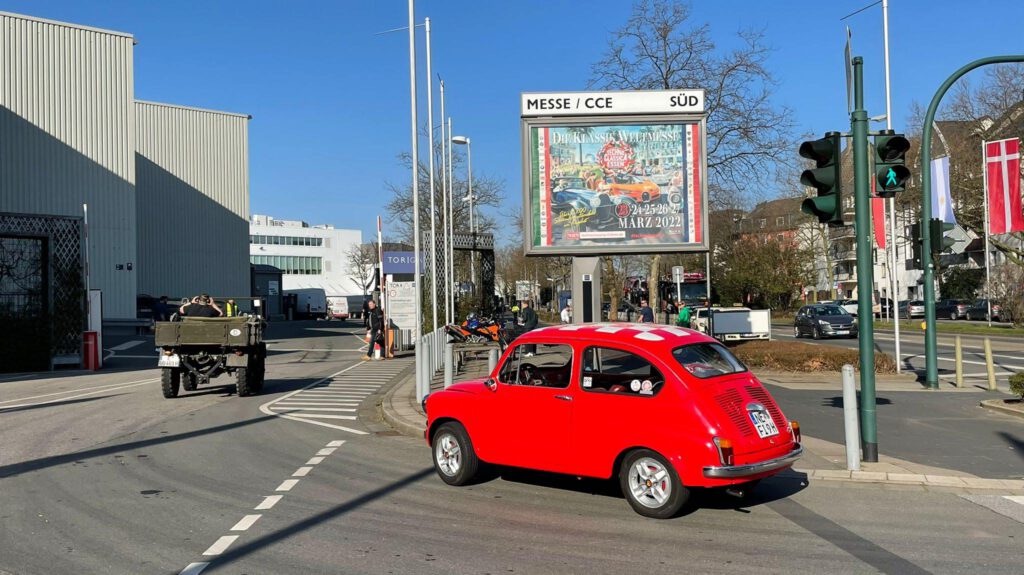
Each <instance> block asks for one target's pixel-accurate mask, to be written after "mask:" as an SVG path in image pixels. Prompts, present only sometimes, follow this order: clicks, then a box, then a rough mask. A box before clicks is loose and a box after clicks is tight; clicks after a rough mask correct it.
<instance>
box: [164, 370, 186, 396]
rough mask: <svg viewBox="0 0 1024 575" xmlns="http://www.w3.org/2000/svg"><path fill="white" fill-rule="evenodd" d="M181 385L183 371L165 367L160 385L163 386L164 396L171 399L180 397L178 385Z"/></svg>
mask: <svg viewBox="0 0 1024 575" xmlns="http://www.w3.org/2000/svg"><path fill="white" fill-rule="evenodd" d="M180 385H181V371H180V370H177V369H174V368H171V367H165V368H163V370H161V372H160V386H161V387H162V388H163V392H164V397H165V398H167V399H170V398H172V397H178V387H179V386H180Z"/></svg>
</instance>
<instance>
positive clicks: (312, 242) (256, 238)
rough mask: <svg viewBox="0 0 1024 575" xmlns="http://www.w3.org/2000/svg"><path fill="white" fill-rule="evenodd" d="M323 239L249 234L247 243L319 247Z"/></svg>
mask: <svg viewBox="0 0 1024 575" xmlns="http://www.w3.org/2000/svg"><path fill="white" fill-rule="evenodd" d="M323 241H324V240H323V238H311V237H305V236H263V235H250V236H249V243H250V244H256V245H274V246H314V247H320V246H322V245H323Z"/></svg>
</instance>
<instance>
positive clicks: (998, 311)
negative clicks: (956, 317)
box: [964, 298, 1004, 321]
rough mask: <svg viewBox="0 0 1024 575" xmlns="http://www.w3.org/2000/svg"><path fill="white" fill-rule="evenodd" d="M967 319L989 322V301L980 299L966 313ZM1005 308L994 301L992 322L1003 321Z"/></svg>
mask: <svg viewBox="0 0 1024 575" xmlns="http://www.w3.org/2000/svg"><path fill="white" fill-rule="evenodd" d="M964 315H965V316H966V317H967V319H976V320H983V321H987V320H988V300H987V299H984V298H983V299H979V300H977V301H975V302H974V303H973V304H972V305H971V306H970V307H968V308H967V310H966V311H965V312H964ZM1003 319H1004V318H1003V308H1002V306H1000V305H999V302H998V301H994V300H993V301H992V321H1003Z"/></svg>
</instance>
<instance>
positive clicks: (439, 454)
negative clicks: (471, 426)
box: [430, 421, 480, 486]
mask: <svg viewBox="0 0 1024 575" xmlns="http://www.w3.org/2000/svg"><path fill="white" fill-rule="evenodd" d="M430 445H431V446H433V454H434V457H433V460H434V471H436V472H437V475H438V477H440V478H441V481H444V482H445V483H447V484H448V485H455V486H460V485H466V484H467V483H469V482H471V481H473V479H474V478H475V477H476V475H477V471H479V469H480V459H479V458H478V457H477V456H476V451H474V450H473V442H472V441H470V439H469V434H468V433H466V428H465V427H463V426H462V424H461V423H457V422H454V421H450V422H448V423H445V424H444V425H442V426H441V427H439V428H437V431H435V432H434V437H433V440H432V441H431V442H430Z"/></svg>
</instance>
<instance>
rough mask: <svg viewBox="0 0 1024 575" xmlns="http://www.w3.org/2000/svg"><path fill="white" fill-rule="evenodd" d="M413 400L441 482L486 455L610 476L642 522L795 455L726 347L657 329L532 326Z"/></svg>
mask: <svg viewBox="0 0 1024 575" xmlns="http://www.w3.org/2000/svg"><path fill="white" fill-rule="evenodd" d="M424 409H425V410H426V412H427V429H426V432H425V433H424V436H425V439H426V441H427V443H428V444H429V445H430V446H431V448H432V453H433V461H434V468H435V470H436V471H437V474H438V476H439V477H440V478H441V480H442V481H444V482H445V483H447V484H449V485H465V484H467V483H469V482H470V481H472V480H473V478H474V477H475V476H476V475H477V472H478V471H479V470H480V467H481V466H482V465H485V464H494V465H501V466H512V467H523V468H529V469H535V470H540V471H546V472H553V473H563V474H567V475H571V476H578V477H595V478H605V479H616V480H617V481H618V483H619V486H620V487H621V489H622V493H623V495H624V496H625V498H626V500H627V501H628V502H629V504H630V506H631V507H632V508H633V509H634V510H635V511H636V512H637V513H639V514H641V515H644V516H647V517H654V518H668V517H671V516H673V515H675V514H676V512H677V511H678V510H679V509H680V508H681V507H682V506H683V504H684V503H685V502H686V501H687V499H688V498H689V496H690V489H691V488H722V489H726V490H727V492H729V493H731V494H733V495H738V496H743V495H746V494H747V493H749V491H750V490H751V489H753V487H754V486H755V485H756V484H757V482H758V481H759V480H760V479H763V478H765V477H769V476H771V475H774V474H776V473H779V472H780V471H782V470H784V469H787V468H789V467H790V466H791V465H792V464H793V462H794V461H796V460H797V458H799V457H800V455H801V453H802V451H803V448H802V447H801V446H800V426H799V424H797V423H796V422H791V421H789V420H787V419H786V417H785V415H783V413H782V410H781V409H779V407H778V405H777V404H776V403H775V401H774V399H772V396H771V394H769V393H768V390H767V389H765V387H764V386H763V385H762V384H761V382H760V381H758V379H757V378H756V377H755V376H754V375H753V374H752V373H750V372H749V371H748V370H747V368H746V367H745V366H744V365H743V364H742V363H740V362H739V360H737V359H736V358H735V357H734V356H733V355H732V353H730V352H729V350H727V349H726V348H725V347H724V346H723V345H722V344H720V343H718V342H717V341H715V340H713V339H711V338H709V337H707V336H705V335H702V334H700V333H697V332H695V331H692V330H688V329H681V328H676V327H668V326H664V327H659V328H653V329H652V328H651V327H650V326H638V325H636V324H627V323H603V324H587V325H573V326H551V327H545V328H541V329H538V330H534V331H531V332H529V333H527V334H525V335H523V336H522V337H520V338H519V339H518V340H516V342H515V344H514V345H513V346H512V347H510V348H509V349H508V350H507V351H506V352H505V354H504V356H503V357H502V359H501V361H500V362H499V363H498V367H496V368H495V370H494V371H493V372H492V373H491V374H490V376H489V377H487V378H486V379H479V380H473V381H468V382H465V383H458V384H456V385H453V386H451V387H449V388H448V389H445V390H443V391H438V392H435V393H431V394H430V395H429V396H427V398H426V399H425V400H424ZM610 422H614V424H613V425H611V424H610ZM485 462H486V463H485Z"/></svg>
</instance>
